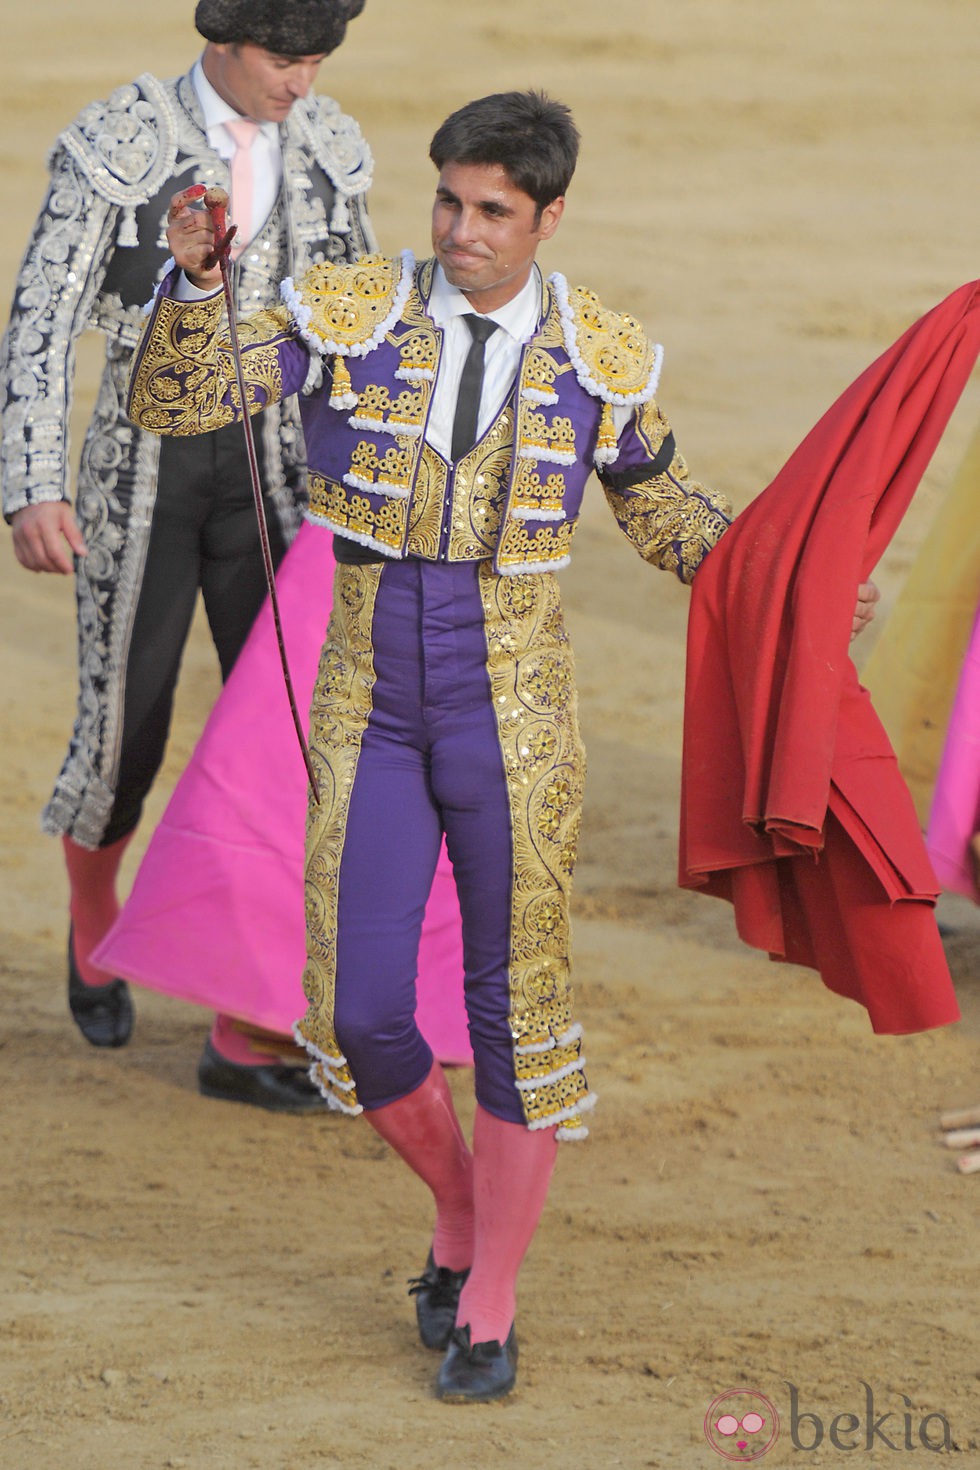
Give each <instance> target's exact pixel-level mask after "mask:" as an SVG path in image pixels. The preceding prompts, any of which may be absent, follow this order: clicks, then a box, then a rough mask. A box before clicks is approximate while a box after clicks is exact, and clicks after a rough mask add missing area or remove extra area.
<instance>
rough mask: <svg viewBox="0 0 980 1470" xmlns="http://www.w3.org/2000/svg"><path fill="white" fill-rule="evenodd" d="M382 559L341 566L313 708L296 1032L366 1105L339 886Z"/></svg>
mask: <svg viewBox="0 0 980 1470" xmlns="http://www.w3.org/2000/svg"><path fill="white" fill-rule="evenodd" d="M380 580H381V567H380V566H379V565H376V564H375V565H369V566H338V568H337V571H336V576H335V579H334V603H333V609H332V612H331V615H330V623H329V626H328V628H327V636H326V640H325V642H324V645H323V651H322V653H321V655H320V666H319V670H318V672H317V679H316V684H315V686H314V690H313V699H312V704H311V710H310V754H311V756H312V759H313V766H314V770H315V771H316V777H317V781H318V783H319V787H320V804H319V805H317V804H316V802H314V801H312V800H311V801H310V803H309V807H308V811H307V824H306V868H305V882H306V946H307V959H306V968H305V970H304V972H303V990H304V993H305V995H306V999H307V1002H308V1010H307V1012H306V1015H305V1016H304V1017H303V1019H302V1020H301V1021H299V1022H297V1025H296V1032H297V1035H298V1036H299V1037H300V1039H301V1040H302V1042H303V1043H304V1045H305V1046H306V1047H307V1049H308V1050H309V1051H310V1053H311V1055H312V1056H313V1058H314V1066H313V1068H312V1071H313V1074H314V1076H315V1079H316V1081H317V1082H318V1084H319V1086H320V1088H321V1091H322V1092H323V1093H324V1096H325V1097H326V1098H327V1100H328V1102H330V1104H331V1106H333V1107H336V1108H339V1109H340V1110H342V1111H343V1112H348V1113H349V1112H359V1111H360V1105H359V1104H358V1101H357V1094H356V1091H355V1088H354V1082H353V1078H352V1077H351V1074H350V1068H349V1067H348V1065H347V1061H346V1058H345V1057H344V1056H343V1054H342V1052H341V1050H340V1047H339V1046H338V1044H337V1038H336V1035H335V1034H334V1020H333V1017H334V1004H335V994H336V980H337V892H338V884H339V879H340V858H341V853H342V851H343V840H344V830H345V827H346V825H347V812H348V809H349V807H350V798H351V791H352V789H353V786H354V776H355V774H356V771H357V761H358V757H359V755H360V750H361V739H362V736H363V734H364V730H365V728H366V726H367V722H368V719H369V717H370V714H371V708H372V702H373V690H374V679H375V674H374V659H373V650H372V643H371V625H372V621H373V618H374V605H375V600H376V598H377V593H378V585H379V583H380Z"/></svg>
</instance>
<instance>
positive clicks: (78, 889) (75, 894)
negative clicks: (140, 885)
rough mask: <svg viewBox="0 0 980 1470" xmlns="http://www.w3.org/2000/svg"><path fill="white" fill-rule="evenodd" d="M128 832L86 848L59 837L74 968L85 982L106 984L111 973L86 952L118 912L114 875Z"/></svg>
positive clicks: (106, 929) (97, 942)
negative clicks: (95, 963)
mask: <svg viewBox="0 0 980 1470" xmlns="http://www.w3.org/2000/svg"><path fill="white" fill-rule="evenodd" d="M131 835H132V834H131V833H130V834H127V836H125V837H120V838H119V840H118V841H117V842H113V843H112V844H111V845H110V846H109V847H100V848H96V849H95V851H90V850H89V848H87V847H80V846H79V844H78V843H77V842H73V841H72V839H71V838H70V837H63V838H62V839H61V848H62V852H63V853H64V856H65V868H66V870H67V873H68V891H69V898H68V912H69V914H70V915H71V926H72V951H73V953H74V957H75V968H76V970H77V971H78V973H79V975H81V977H82V979H83V980H84V982H85V984H86V985H108V983H109V981H110V980H114V979H115V976H114V975H110V974H108V973H107V972H106V971H105V970H100V969H99V968H98V966H97V965H92V964H90V963H89V958H88V957H89V955H90V954H91V953H92V951H93V949H95V948H96V946H97V945H98V944H101V942H102V940H103V939H104V938H105V937H106V935H107V934H108V932H109V930H110V929H111V928H112V926H113V924H114V923H115V922H116V919H117V917H118V915H119V900H118V898H117V897H116V878H117V876H118V874H119V865H120V863H121V862H122V859H123V853H124V852H125V851H126V848H127V846H128V845H129V840H130V837H131Z"/></svg>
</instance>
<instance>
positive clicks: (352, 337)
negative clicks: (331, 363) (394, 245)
mask: <svg viewBox="0 0 980 1470" xmlns="http://www.w3.org/2000/svg"><path fill="white" fill-rule="evenodd" d="M401 272H402V262H401V260H400V259H394V260H389V259H388V258H387V257H386V256H383V255H363V256H362V257H361V259H360V260H358V261H356V262H355V263H354V264H352V265H351V264H331V265H317V266H314V267H313V269H312V270H311V271H308V272H307V274H306V275H305V276H304V277H303V280H302V282H301V283H300V287H299V295H300V298H301V299H302V302H303V305H304V306H306V307H307V308H308V309H309V311H310V319H309V322H308V324H307V327H306V330H308V331H310V332H313V333H314V334H315V335H316V336H317V337H319V338H320V340H321V341H322V342H327V343H336V344H337V346H338V347H352V346H356V345H360V344H361V343H363V342H367V341H369V340H370V338H371V337H372V336H373V335H374V333H375V332H376V331H377V330H378V328H379V327H381V326H382V325H383V323H384V322H385V321H386V320H387V318H388V317H389V316H390V315H391V313H392V311H393V309H394V305H395V299H396V296H397V291H398V285H399V282H400V280H401Z"/></svg>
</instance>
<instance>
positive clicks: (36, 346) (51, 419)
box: [0, 73, 374, 517]
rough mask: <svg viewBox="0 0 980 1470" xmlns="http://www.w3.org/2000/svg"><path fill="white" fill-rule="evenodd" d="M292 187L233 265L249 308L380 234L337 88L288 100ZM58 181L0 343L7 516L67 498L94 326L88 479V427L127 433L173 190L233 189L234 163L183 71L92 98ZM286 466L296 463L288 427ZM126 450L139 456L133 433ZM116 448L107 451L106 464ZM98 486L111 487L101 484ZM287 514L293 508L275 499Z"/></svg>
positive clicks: (354, 133)
mask: <svg viewBox="0 0 980 1470" xmlns="http://www.w3.org/2000/svg"><path fill="white" fill-rule="evenodd" d="M282 145H283V188H282V191H281V194H280V199H279V203H278V205H277V208H276V209H275V210H274V211H273V214H272V216H271V217H270V219H269V220H268V221H267V223H266V225H265V227H264V228H263V230H262V231H261V232H260V234H259V236H258V237H257V239H256V240H255V241H254V242H252V246H251V248H250V249H249V250H248V251H247V252H246V253H245V255H244V256H243V257H242V258H241V260H240V262H239V265H238V267H237V276H238V280H237V294H238V297H239V299H240V302H241V305H242V308H243V309H244V310H254V309H255V308H256V307H258V306H261V305H266V304H268V303H270V302H271V301H273V300H275V297H276V291H277V288H278V283H279V281H280V280H281V279H282V278H283V276H284V275H289V274H290V273H291V272H292V271H293V270H294V269H296V268H297V267H299V268H300V269H302V268H303V267H304V266H306V265H309V264H313V263H316V262H318V261H321V260H343V259H347V260H351V259H354V258H356V257H357V256H358V255H360V254H362V253H364V251H365V250H366V249H369V248H372V247H373V244H374V241H373V236H372V234H371V229H370V225H369V222H368V219H367V214H366V210H365V207H364V198H365V194H366V191H367V189H368V186H369V184H370V182H371V155H370V152H369V150H368V148H367V145H366V144H365V142H364V140H363V138H362V136H361V134H360V131H359V129H358V127H357V124H356V123H355V122H354V121H353V119H352V118H350V117H348V116H346V115H345V114H344V113H342V112H341V110H340V108H339V106H338V105H337V103H336V102H334V101H333V100H332V99H330V98H325V97H310V98H308V99H306V100H305V101H298V102H296V103H295V104H294V106H293V108H292V110H291V112H290V114H289V117H288V119H287V121H286V122H285V123H284V124H283V126H282ZM49 170H50V175H51V183H50V187H49V190H48V194H47V198H46V200H45V202H44V206H43V208H42V211H41V214H40V216H39V218H38V220H37V224H36V226H35V229H34V232H33V235H32V237H31V240H30V242H29V244H28V248H27V251H26V254H25V256H24V260H23V263H22V266H21V269H20V273H19V276H18V279H17V284H16V288H15V292H14V302H13V307H12V310H11V316H10V322H9V325H8V328H7V331H6V333H5V335H4V339H3V344H2V347H0V411H2V420H0V423H2V432H3V444H2V451H0V463H2V485H3V509H4V514H5V515H6V516H8V517H9V516H10V515H12V514H13V513H14V511H16V510H18V509H20V508H21V507H22V506H25V505H31V504H34V503H35V502H38V501H45V500H61V499H66V498H67V497H68V493H69V466H68V446H67V426H68V413H69V409H70V402H71V378H72V369H73V365H74V344H75V341H76V339H77V338H78V337H79V335H80V334H81V333H82V332H83V331H84V330H86V329H88V328H94V329H95V330H97V331H99V332H102V333H104V334H105V336H106V337H107V338H108V344H107V367H106V376H105V378H104V379H103V384H102V392H101V394H100V401H99V406H98V409H97V412H96V417H95V419H94V420H93V422H92V425H91V427H90V429H89V434H88V438H87V442H86V447H85V451H84V453H83V464H82V471H81V476H80V483H79V497H80V498H81V497H82V495H83V494H84V493H85V491H86V488H87V486H86V475H87V474H89V473H97V471H96V470H95V469H94V467H95V466H97V465H98V463H99V461H100V459H102V458H104V456H103V455H100V454H99V451H98V446H97V444H95V443H93V442H92V440H93V435H94V436H95V438H96V439H98V438H101V437H102V436H104V435H105V434H106V433H107V432H112V433H113V438H114V439H115V440H116V442H117V446H118V445H120V443H121V440H120V435H121V434H122V437H123V438H128V439H129V440H130V441H131V440H132V439H133V438H134V437H138V436H133V435H132V433H131V432H130V433H129V434H128V435H126V434H124V433H123V431H122V430H121V429H120V428H119V427H118V424H117V427H116V428H115V430H114V431H113V430H112V428H111V425H112V422H113V420H116V421H118V420H119V419H120V418H121V410H120V405H121V403H122V401H123V392H122V389H123V388H124V385H125V378H126V373H127V369H128V358H129V352H130V350H131V349H132V347H133V346H134V345H135V342H136V339H137V337H138V335H139V329H140V324H141V321H142V309H143V306H144V304H145V303H146V302H147V301H148V300H149V299H150V297H151V296H152V294H153V290H154V287H155V285H156V282H157V280H158V279H159V278H160V276H161V274H162V267H163V265H164V264H165V262H166V259H167V255H168V251H167V244H166V235H165V222H166V210H167V204H168V203H169V200H170V196H171V194H173V193H174V192H175V190H177V189H178V188H183V187H185V186H187V185H188V184H191V183H203V184H215V183H217V184H222V185H223V186H224V187H226V188H227V187H228V183H229V180H228V171H227V165H226V164H225V163H224V162H223V161H222V160H221V159H220V158H219V157H218V155H217V154H216V153H214V152H213V150H212V149H211V147H210V145H209V143H208V139H207V135H206V133H205V131H204V120H203V117H202V115H201V112H200V108H199V105H198V101H197V95H196V93H195V91H194V88H193V85H192V83H191V80H190V77H189V76H184V77H181V78H179V79H177V80H176V81H166V82H161V81H159V80H158V79H157V78H156V77H153V76H151V75H149V74H148V73H147V74H144V75H143V76H141V77H139V78H137V80H136V81H135V82H133V83H131V84H129V85H127V86H124V87H120V88H118V89H117V90H116V91H115V92H114V93H113V94H112V96H111V97H110V98H109V100H108V101H107V102H94V103H92V104H90V106H88V107H86V108H85V109H84V110H83V111H82V112H81V113H80V114H79V116H78V118H77V119H76V120H75V122H73V123H72V124H71V126H70V127H69V128H67V129H66V130H65V132H64V133H62V134H61V136H60V137H59V138H58V140H57V142H56V143H55V146H54V148H53V149H52V152H51V155H50V158H49ZM283 427H284V428H286V429H287V432H286V435H285V444H284V446H283V447H284V448H285V451H286V465H285V467H284V472H283V474H281V475H280V476H279V479H280V481H283V479H284V477H285V478H286V479H288V480H290V481H292V482H294V483H298V482H299V480H301V474H300V475H299V476H294V475H293V474H292V473H291V471H292V470H293V469H294V467H295V466H296V465H299V468H300V471H301V469H302V441H301V438H300V437H299V435H298V433H297V431H296V426H295V421H293V423H292V424H291V425H288V426H287V425H284V426H283ZM277 428H278V425H270V427H269V429H268V431H267V432H266V435H265V438H266V441H267V445H266V448H267V451H268V450H269V449H271V448H273V447H275V449H276V453H275V454H269V453H268V452H267V454H266V458H267V459H268V460H269V461H270V463H269V466H268V467H269V468H271V469H273V471H274V470H275V466H276V464H277V463H278V460H279V456H280V452H281V451H280V446H279V444H278V442H277V441H278V434H277V432H276V430H277ZM121 447H122V448H123V449H124V450H126V451H128V452H127V458H129V456H130V454H132V453H134V452H135V448H134V445H133V444H132V443H131V442H129V443H125V444H122V445H121ZM111 457H112V455H110V458H111ZM103 483H104V481H103ZM277 508H278V509H280V513H282V511H284V510H285V506H279V507H277Z"/></svg>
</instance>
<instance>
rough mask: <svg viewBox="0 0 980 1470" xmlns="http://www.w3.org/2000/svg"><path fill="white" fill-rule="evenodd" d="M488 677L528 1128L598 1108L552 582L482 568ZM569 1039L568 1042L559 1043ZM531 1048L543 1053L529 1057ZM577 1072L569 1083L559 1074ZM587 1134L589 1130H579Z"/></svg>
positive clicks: (575, 732) (561, 633)
mask: <svg viewBox="0 0 980 1470" xmlns="http://www.w3.org/2000/svg"><path fill="white" fill-rule="evenodd" d="M480 593H481V597H482V601H483V609H484V617H485V620H486V631H487V670H488V673H489V676H490V687H491V695H492V699H493V709H494V714H495V717H496V723H497V732H498V736H499V739H500V747H501V753H502V756H503V761H504V770H505V773H506V779H507V794H508V800H509V804H510V817H511V831H512V833H513V845H514V886H513V893H512V898H511V940H510V1006H511V1009H510V1025H511V1034H512V1036H513V1038H514V1047H515V1076H516V1077H517V1078H518V1080H519V1081H521V1082H522V1083H530V1084H532V1085H530V1086H522V1087H521V1089H520V1092H521V1100H522V1103H523V1107H524V1115H525V1118H526V1120H527V1122H528V1123H529V1124H533V1123H536V1122H537V1123H541V1122H550V1121H554V1122H556V1123H557V1122H558V1121H559V1117H558V1115H559V1114H561V1115H564V1116H563V1119H562V1121H563V1123H564V1125H565V1126H566V1127H572V1126H573V1125H576V1124H578V1120H577V1114H576V1109H577V1108H578V1107H581V1106H584V1105H588V1103H589V1102H590V1101H591V1099H590V1094H589V1091H588V1085H587V1083H586V1080H585V1076H584V1074H583V1072H582V1071H581V1069H580V1063H581V1043H580V1041H579V1040H578V1039H577V1038H573V1039H571V1040H566V1037H567V1035H568V1033H569V1031H570V1030H571V1028H572V1020H571V986H570V981H569V937H570V936H569V920H568V903H569V894H570V890H571V882H572V871H573V868H574V865H575V853H576V846H577V839H578V829H579V821H580V815H581V806H582V791H583V785H584V780H585V749H584V747H583V745H582V740H581V736H580V734H579V728H578V707H577V697H576V692H575V680H574V671H573V662H572V651H571V647H570V645H569V642H568V635H567V633H566V631H565V625H564V619H563V617H562V611H561V602H560V598H559V591H558V584H557V581H556V579H555V578H554V577H552V576H550V575H547V574H543V575H534V574H525V575H518V576H513V577H502V576H498V575H497V574H495V573H494V572H493V571H492V570H491V568H490V566H489V564H487V563H483V564H482V565H481V567H480ZM559 1043H560V1044H559ZM526 1047H535V1048H538V1049H536V1050H533V1051H525V1050H524V1048H526ZM565 1068H572V1070H570V1071H569V1073H568V1075H567V1076H564V1077H558V1076H557V1075H556V1074H557V1073H558V1072H560V1071H562V1070H563V1069H565ZM578 1126H580V1124H578Z"/></svg>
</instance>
